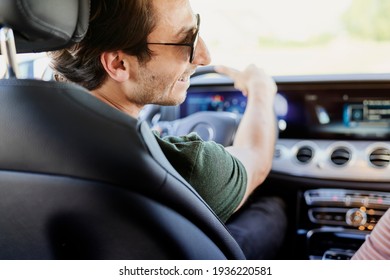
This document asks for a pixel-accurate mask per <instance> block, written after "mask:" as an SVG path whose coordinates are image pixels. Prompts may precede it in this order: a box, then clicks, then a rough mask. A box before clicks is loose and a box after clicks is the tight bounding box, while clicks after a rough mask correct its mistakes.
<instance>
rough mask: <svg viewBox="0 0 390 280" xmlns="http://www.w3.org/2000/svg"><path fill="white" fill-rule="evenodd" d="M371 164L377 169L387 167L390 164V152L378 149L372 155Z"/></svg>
mask: <svg viewBox="0 0 390 280" xmlns="http://www.w3.org/2000/svg"><path fill="white" fill-rule="evenodd" d="M370 162H371V163H372V164H373V165H375V166H377V167H386V166H388V165H389V163H390V150H389V149H386V148H378V149H376V150H374V151H373V152H372V153H371V154H370Z"/></svg>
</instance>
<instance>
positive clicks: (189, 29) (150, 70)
mask: <svg viewBox="0 0 390 280" xmlns="http://www.w3.org/2000/svg"><path fill="white" fill-rule="evenodd" d="M153 3H154V8H155V11H156V14H157V17H158V20H157V25H156V28H155V30H154V31H153V32H152V33H151V34H150V35H149V37H148V42H150V43H189V42H190V41H191V39H192V38H193V37H194V33H195V31H196V28H197V18H196V16H195V14H194V13H193V11H192V9H191V7H190V4H189V2H188V1H187V0H154V1H153ZM149 48H150V50H151V51H152V59H151V61H149V62H147V63H146V64H145V65H141V66H140V68H139V71H138V83H137V87H136V89H133V90H135V91H136V94H135V96H139V97H140V96H142V97H143V98H142V100H138V102H139V103H142V104H140V105H145V104H151V103H152V104H160V105H178V104H180V103H182V102H183V101H184V100H185V97H186V92H187V89H188V87H189V85H190V82H189V78H190V76H191V75H192V74H193V73H194V72H195V70H196V67H197V66H199V65H207V64H209V63H210V56H209V53H208V50H207V47H206V45H205V44H204V42H203V40H202V39H201V38H200V37H199V40H198V43H197V46H196V48H195V49H194V52H195V55H194V60H193V61H192V63H190V61H189V60H190V58H189V56H190V52H191V47H189V46H176V45H160V44H150V45H149ZM133 93H134V92H133ZM133 96H134V95H133Z"/></svg>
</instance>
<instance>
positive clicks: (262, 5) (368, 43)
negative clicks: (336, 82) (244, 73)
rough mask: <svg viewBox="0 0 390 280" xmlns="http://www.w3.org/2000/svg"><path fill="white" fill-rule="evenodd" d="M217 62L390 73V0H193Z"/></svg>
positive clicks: (283, 71) (273, 69)
mask: <svg viewBox="0 0 390 280" xmlns="http://www.w3.org/2000/svg"><path fill="white" fill-rule="evenodd" d="M191 5H192V7H193V10H194V11H195V12H196V13H200V14H201V19H202V23H201V36H202V37H203V39H204V40H205V41H206V44H207V46H208V47H209V50H210V52H211V56H212V64H227V65H230V66H234V67H237V68H241V69H242V68H243V67H245V66H246V65H247V64H249V63H255V64H257V65H258V66H260V67H263V68H265V69H266V70H267V72H269V73H270V74H272V75H292V74H293V75H296V74H333V73H389V72H390V0H294V1H291V0H272V1H270V0H239V1H238V0H211V1H210V0H192V1H191Z"/></svg>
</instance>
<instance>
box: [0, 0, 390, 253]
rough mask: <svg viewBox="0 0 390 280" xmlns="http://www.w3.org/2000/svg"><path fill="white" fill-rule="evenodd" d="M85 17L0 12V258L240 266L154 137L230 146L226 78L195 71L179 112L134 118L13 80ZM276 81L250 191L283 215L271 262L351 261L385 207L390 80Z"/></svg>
mask: <svg viewBox="0 0 390 280" xmlns="http://www.w3.org/2000/svg"><path fill="white" fill-rule="evenodd" d="M88 12H89V1H84V0H71V1H70V0H69V1H61V0H50V1H49V0H40V1H36V0H20V1H14V0H2V1H1V2H0V28H1V34H0V35H1V54H2V56H3V57H4V58H5V60H6V68H7V71H6V74H5V75H4V77H3V78H1V79H0V138H1V141H0V155H1V156H0V211H1V213H2V215H1V217H0V228H1V229H2V233H1V234H0V259H76V260H77V259H235V260H244V259H245V256H244V254H243V252H242V250H241V249H240V248H239V246H238V244H237V243H236V241H235V240H234V239H233V237H232V236H231V235H230V233H229V231H228V230H227V229H226V227H225V225H224V224H223V223H222V222H221V221H220V220H219V218H218V217H217V216H216V215H215V213H214V212H213V211H212V210H211V209H210V207H209V206H208V205H207V204H206V203H205V202H204V201H203V199H202V198H201V197H200V196H199V195H198V194H197V193H196V191H195V190H194V189H193V188H192V187H191V186H190V185H189V184H188V183H187V182H186V181H185V180H184V179H183V178H182V177H181V176H180V175H179V174H178V173H177V172H176V171H175V170H174V169H173V167H172V166H171V165H170V163H169V162H168V160H167V159H166V158H165V156H164V154H163V153H162V151H161V149H160V148H159V146H158V144H157V142H156V140H155V138H154V136H153V134H152V132H151V129H150V128H152V129H159V130H160V131H161V132H162V134H163V135H183V134H187V133H190V132H197V133H198V134H199V135H200V136H201V137H202V139H204V140H210V141H215V142H217V143H220V144H221V145H223V146H229V145H231V144H232V143H233V141H234V135H235V132H236V130H237V127H238V125H239V123H240V118H241V116H242V114H243V112H244V111H245V106H246V98H245V97H244V96H243V95H242V93H241V92H240V91H239V90H237V89H235V88H234V83H233V81H232V80H230V79H229V78H227V77H225V76H222V75H219V74H217V73H216V72H215V71H214V68H213V66H206V67H200V68H199V69H198V70H197V72H196V73H195V74H194V75H193V76H192V77H191V86H190V88H189V89H188V92H187V98H186V100H185V101H184V103H183V104H181V105H179V106H157V105H149V106H147V107H146V108H145V109H144V111H143V112H142V116H141V117H140V119H139V120H136V119H133V118H131V117H129V116H127V115H125V114H123V113H121V112H119V111H117V110H115V109H113V108H111V107H110V106H108V105H106V104H104V103H102V102H100V101H99V100H97V99H96V98H94V97H93V96H91V95H90V94H89V93H88V92H87V91H86V90H85V89H83V88H81V87H79V86H76V85H73V84H65V83H60V82H55V81H53V80H50V81H44V80H39V79H32V78H29V79H25V78H19V65H18V64H17V62H16V55H17V54H20V53H37V52H46V51H50V50H56V49H60V48H63V47H65V46H67V45H69V44H72V43H73V42H78V41H79V40H81V39H82V38H83V36H84V35H85V32H86V30H87V28H88V17H89V13H88ZM389 65H390V62H389ZM45 75H46V74H45ZM274 79H275V82H276V84H277V87H278V93H277V96H276V99H275V107H274V110H275V118H277V124H278V131H271V132H270V133H276V134H277V143H276V146H275V150H274V159H273V165H272V170H271V172H270V174H269V175H268V177H267V179H266V181H265V182H264V183H263V184H262V186H260V187H259V188H258V189H257V190H256V193H257V194H259V195H262V194H264V195H277V196H279V197H281V198H282V199H283V200H284V201H285V202H286V205H287V209H286V213H287V216H288V229H287V234H286V238H285V240H284V243H283V247H282V248H281V250H280V251H279V252H278V254H277V259H283V260H286V259H287V260H348V259H350V258H351V257H352V255H353V254H354V252H355V251H356V250H357V249H358V248H359V247H360V245H361V244H362V243H363V242H364V240H365V238H366V236H367V235H368V234H369V233H370V232H371V231H372V230H373V229H374V228H375V225H376V223H377V222H378V220H379V219H380V217H381V216H382V215H383V214H384V212H385V211H386V210H387V209H388V208H389V207H390V187H389V182H390V172H389V168H390V167H389V163H390V143H389V142H388V139H389V136H390V101H389V100H390V99H389V97H390V74H342V75H341V74H340V75H302V76H274ZM260 224H261V223H260Z"/></svg>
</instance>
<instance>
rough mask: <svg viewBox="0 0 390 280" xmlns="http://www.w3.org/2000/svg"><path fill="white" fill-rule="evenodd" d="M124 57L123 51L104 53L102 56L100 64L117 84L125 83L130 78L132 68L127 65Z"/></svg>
mask: <svg viewBox="0 0 390 280" xmlns="http://www.w3.org/2000/svg"><path fill="white" fill-rule="evenodd" d="M124 56H125V54H124V53H123V52H121V51H115V52H104V53H102V54H101V56H100V62H101V63H102V65H103V67H104V69H105V70H106V72H107V74H108V75H109V76H110V77H111V78H112V79H114V80H115V81H117V82H124V81H126V80H128V79H129V77H130V69H129V67H130V66H129V65H127V63H125V61H126V60H125V59H124V58H125V57H124Z"/></svg>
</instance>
